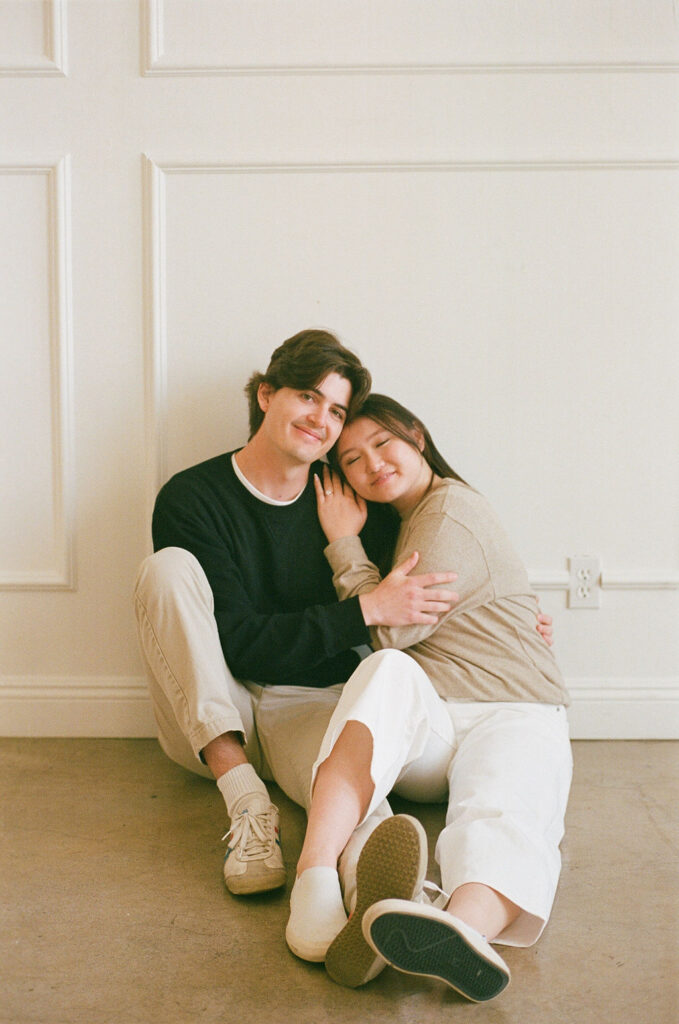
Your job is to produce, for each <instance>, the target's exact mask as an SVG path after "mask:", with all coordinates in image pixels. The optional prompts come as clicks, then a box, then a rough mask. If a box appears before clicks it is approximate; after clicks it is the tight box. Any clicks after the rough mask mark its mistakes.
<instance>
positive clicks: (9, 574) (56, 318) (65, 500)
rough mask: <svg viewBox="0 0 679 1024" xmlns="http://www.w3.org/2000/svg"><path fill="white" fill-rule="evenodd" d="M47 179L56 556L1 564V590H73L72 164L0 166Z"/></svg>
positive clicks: (64, 160) (5, 170)
mask: <svg viewBox="0 0 679 1024" xmlns="http://www.w3.org/2000/svg"><path fill="white" fill-rule="evenodd" d="M7 174H11V175H40V176H43V177H44V178H45V182H46V188H47V211H48V231H47V237H48V244H49V253H48V273H49V282H48V290H49V339H50V394H51V446H52V514H53V528H54V536H55V560H54V564H53V565H51V566H45V567H44V569H40V570H28V571H7V570H3V569H2V568H1V567H0V590H73V589H75V558H74V546H75V544H74V530H75V525H74V501H75V498H74V477H73V451H74V440H73V419H74V417H73V307H72V254H71V210H70V204H71V164H70V157H68V156H64V157H62V158H61V159H60V160H59V161H57V163H55V164H36V165H34V164H24V165H18V164H17V165H0V177H1V176H3V175H7Z"/></svg>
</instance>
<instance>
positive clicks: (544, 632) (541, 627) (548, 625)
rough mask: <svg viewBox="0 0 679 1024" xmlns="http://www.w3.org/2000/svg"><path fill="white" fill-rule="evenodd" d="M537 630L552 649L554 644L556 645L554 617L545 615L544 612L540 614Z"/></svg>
mask: <svg viewBox="0 0 679 1024" xmlns="http://www.w3.org/2000/svg"><path fill="white" fill-rule="evenodd" d="M535 628H536V629H537V631H538V633H539V634H540V636H541V637H542V639H543V640H544V641H545V643H546V644H547V645H548V646H549V647H551V646H552V644H553V643H554V638H553V637H552V617H551V615H544V614H543V613H542V612H538V621H537V625H536V627H535Z"/></svg>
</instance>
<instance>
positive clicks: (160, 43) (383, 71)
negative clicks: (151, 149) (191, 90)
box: [141, 0, 679, 77]
mask: <svg viewBox="0 0 679 1024" xmlns="http://www.w3.org/2000/svg"><path fill="white" fill-rule="evenodd" d="M169 2H170V0H142V12H141V39H142V58H141V59H142V74H144V75H161V76H163V75H167V76H182V75H183V76H191V75H197V76H208V77H209V76H224V75H337V74H340V75H479V74H484V75H488V74H490V75H495V74H592V73H594V74H610V73H615V74H619V73H621V72H622V73H627V72H632V73H638V72H641V73H649V72H650V73H653V72H668V71H669V72H677V71H679V59H670V60H662V59H644V60H624V59H620V60H594V61H592V60H587V59H582V60H560V59H558V58H556V57H555V58H554V59H551V60H537V59H525V58H524V59H520V60H513V61H505V60H499V61H494V60H488V59H485V60H481V59H479V60H472V61H470V62H468V63H467V62H461V61H455V60H452V61H428V60H422V59H420V60H417V61H413V62H403V61H401V60H399V59H398V58H397V57H394V58H393V59H387V60H380V61H376V62H372V61H369V60H364V61H361V60H358V61H356V62H343V61H341V60H339V61H331V60H327V59H326V60H322V59H318V58H316V59H311V60H308V61H303V62H302V61H299V60H297V61H295V60H290V61H285V60H281V61H280V62H279V61H272V62H267V61H261V62H260V61H251V62H247V61H246V62H243V63H241V62H235V61H229V60H227V59H217V60H212V61H210V60H201V59H200V58H197V57H196V58H184V59H182V58H180V57H177V56H173V55H172V53H171V52H168V49H167V41H168V36H169V33H168V31H167V27H166V21H167V18H166V10H167V7H168V3H169ZM433 6H434V7H435V6H437V5H433ZM439 6H440V5H439ZM637 7H638V10H639V11H641V10H642V9H643V8H642V6H641V5H640V4H639V3H637ZM552 13H553V14H554V11H553V12H552ZM623 13H624V12H623ZM572 14H573V12H569V18H570V17H571V16H572ZM225 17H227V18H228V12H226V13H225ZM418 17H419V18H422V17H423V14H422V13H419V14H418ZM508 17H509V19H510V21H509V22H508V27H509V28H510V30H512V31H513V33H514V34H516V32H517V25H516V24H515V23H514V24H513V23H512V22H511V14H509V15H508ZM575 17H576V18H577V15H575ZM520 19H521V13H520V12H519V13H518V20H520ZM555 20H557V19H556V17H555ZM587 27H588V26H587V25H585V24H584V23H583V26H582V31H583V32H586V31H587ZM675 27H676V26H674V25H671V24H670V29H671V28H675ZM520 28H521V26H520V25H519V26H518V29H520ZM434 34H435V33H434ZM675 49H676V48H675Z"/></svg>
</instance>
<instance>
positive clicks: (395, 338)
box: [0, 0, 679, 737]
mask: <svg viewBox="0 0 679 1024" xmlns="http://www.w3.org/2000/svg"><path fill="white" fill-rule="evenodd" d="M0 232H1V237H2V240H3V241H2V246H1V247H0V340H1V344H2V354H3V359H2V366H3V374H2V377H1V378H0V429H1V435H0V436H1V437H2V442H1V446H0V451H1V452H2V459H1V462H0V484H1V487H2V495H3V501H2V505H1V506H0V645H1V647H0V732H1V733H5V734H14V735H124V736H135V735H152V734H153V723H152V720H151V716H150V711H149V705H148V701H147V698H146V693H145V687H144V681H143V678H142V674H141V667H140V663H139V659H138V655H137V650H136V640H135V635H134V628H133V617H132V611H131V589H132V585H133V581H134V575H135V571H136V567H137V565H138V563H139V562H140V560H141V559H142V557H143V556H144V554H145V553H147V551H148V550H149V514H150V507H151V503H152V500H153V496H154V494H155V492H156V490H157V488H158V486H159V485H160V483H162V481H163V480H164V479H166V478H167V476H168V475H169V474H171V473H172V472H174V471H176V470H177V469H179V468H181V467H183V466H186V465H189V464H191V463H193V462H195V461H198V460H199V459H201V458H205V457H208V456H210V455H212V454H215V453H217V452H218V451H222V450H225V449H227V448H229V447H234V446H236V445H237V444H239V443H242V442H243V441H244V440H245V431H246V409H245V401H244V398H243V395H242V387H243V384H244V383H245V380H246V379H247V377H248V376H249V374H250V372H251V371H252V370H253V369H263V368H264V367H265V365H266V362H267V360H268V356H269V354H270V352H271V351H272V349H273V348H274V347H275V346H276V345H277V344H278V343H279V342H280V341H282V340H283V339H284V338H286V337H288V336H289V335H290V334H293V333H294V332H296V331H297V330H300V329H301V328H303V327H306V326H312V325H313V326H325V327H328V328H330V329H332V330H335V331H336V332H337V333H338V334H339V335H340V336H341V337H342V338H343V340H344V341H345V342H346V343H347V344H349V345H350V347H353V348H355V349H356V350H357V351H358V352H359V353H360V355H361V356H362V357H363V358H364V360H365V362H366V363H367V364H368V365H369V366H370V367H371V369H372V370H373V374H374V378H375V384H376V387H377V388H379V389H380V390H383V391H388V392H390V393H393V394H394V395H395V397H397V398H399V399H400V400H402V401H403V402H405V404H406V405H410V406H411V407H412V408H414V410H415V411H416V412H418V413H419V414H420V415H422V416H423V417H424V419H425V420H426V421H427V422H428V423H429V425H430V426H431V428H432V431H433V433H434V436H435V437H436V439H437V441H439V443H440V447H441V448H442V449H443V451H444V452H445V453H446V454H447V455H448V456H449V458H450V461H451V462H452V463H453V465H456V466H457V467H458V468H459V469H460V471H461V472H462V474H463V475H464V476H465V477H466V478H467V479H469V480H470V481H472V482H473V483H474V484H476V486H478V487H479V488H480V489H481V490H483V491H484V492H485V493H486V494H488V496H489V497H490V498H491V500H492V501H493V503H494V505H495V507H496V508H497V510H498V512H499V513H500V515H501V518H502V519H503V520H504V522H505V523H506V524H507V526H508V528H509V530H510V532H511V534H512V536H513V537H514V539H515V541H516V544H517V546H518V548H519V550H520V551H521V552H522V554H523V557H524V559H525V561H526V563H527V565H528V566H529V570H530V575H531V578H532V580H533V583H534V585H535V587H536V588H537V590H538V593H539V597H540V601H541V604H542V607H543V608H544V609H545V610H546V611H549V612H550V613H551V614H553V616H554V618H555V630H556V636H557V648H556V650H557V656H558V658H559V661H560V663H561V665H562V668H563V670H564V672H565V675H566V677H567V679H568V682H569V685H570V687H571V690H572V694H573V698H574V699H573V707H572V709H571V712H570V717H571V721H572V725H573V732H574V735H576V736H582V737H607V736H613V737H616V736H639V737H647V736H659V737H663V736H674V737H676V736H679V629H678V628H677V627H678V625H679V516H678V513H679V472H678V465H679V460H678V459H677V438H679V414H678V411H677V410H678V409H679V401H678V400H677V399H678V397H679V395H678V391H679V387H678V384H677V381H678V380H679V345H678V344H677V333H678V328H679V288H677V283H676V282H677V276H678V273H679V15H677V13H676V5H675V4H674V3H673V2H671V0H636V2H633V0H629V2H626V3H624V4H621V3H619V2H618V0H573V2H569V3H567V4H564V3H556V2H547V3H535V2H534V0H519V2H516V3H512V4H501V3H498V2H497V0H477V2H476V3H473V4H471V3H468V2H466V0H445V2H444V0H375V2H373V3H370V4H366V3H363V2H359V0H333V2H330V0H284V2H280V0H191V2H187V0H140V2H139V3H137V2H136V0H49V2H47V3H42V2H41V0H0ZM583 552H585V553H590V554H597V555H599V556H600V557H601V560H602V566H603V573H602V593H601V605H600V608H599V609H596V610H574V609H570V608H568V607H567V600H566V593H567V586H568V573H567V559H568V557H569V556H571V555H575V554H579V553H583Z"/></svg>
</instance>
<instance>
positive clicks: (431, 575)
mask: <svg viewBox="0 0 679 1024" xmlns="http://www.w3.org/2000/svg"><path fill="white" fill-rule="evenodd" d="M419 557H420V556H419V554H418V552H417V551H414V552H413V554H412V555H410V556H409V557H408V558H406V560H405V561H404V562H401V564H400V565H397V566H395V568H393V569H392V570H391V572H390V573H389V575H388V576H385V578H384V579H383V580H382V582H381V583H380V584H378V586H376V587H375V589H374V590H372V591H371V592H370V593H369V594H361V595H360V596H359V599H358V600H359V602H360V604H361V610H362V612H363V618H364V619H365V624H366V626H412V625H415V624H416V623H430V624H431V625H435V624H436V623H437V622H438V620H439V618H440V617H441V615H445V614H446V612H448V611H450V609H451V607H452V606H453V604H455V602H456V601H459V596H458V595H457V594H456V593H455V592H454V591H452V590H433V589H432V587H440V586H441V585H443V584H446V583H452V581H453V580H455V579H457V573H456V572H428V573H422V575H420V576H409V573H411V572H412V570H413V569H414V568H415V566H416V565H417V563H418V561H419Z"/></svg>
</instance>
